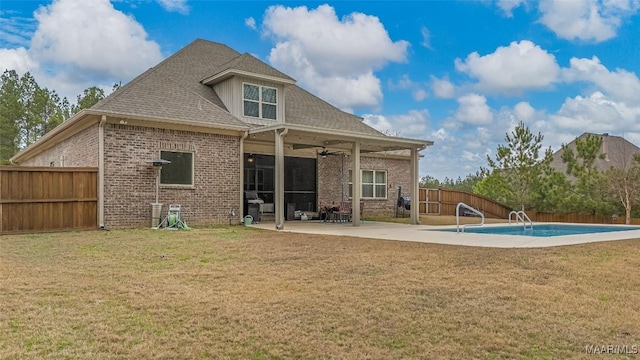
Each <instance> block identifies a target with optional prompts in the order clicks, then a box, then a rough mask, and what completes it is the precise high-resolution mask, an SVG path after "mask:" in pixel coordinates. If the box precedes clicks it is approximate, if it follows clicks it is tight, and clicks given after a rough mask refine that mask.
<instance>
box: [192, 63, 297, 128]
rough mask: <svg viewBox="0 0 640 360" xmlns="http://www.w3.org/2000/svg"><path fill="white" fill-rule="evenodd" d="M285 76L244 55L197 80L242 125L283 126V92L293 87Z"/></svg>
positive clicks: (289, 78)
mask: <svg viewBox="0 0 640 360" xmlns="http://www.w3.org/2000/svg"><path fill="white" fill-rule="evenodd" d="M295 82H296V81H295V80H294V79H293V78H291V77H289V76H287V75H286V74H284V73H282V72H280V71H278V70H276V69H274V68H273V67H271V66H269V65H267V64H265V63H263V62H262V61H260V60H258V59H256V58H255V57H253V56H251V55H249V54H247V53H244V54H242V55H240V56H238V57H236V58H234V59H232V60H231V61H229V62H227V63H226V64H223V65H221V66H220V67H218V69H216V71H215V72H214V73H213V75H211V76H208V77H206V78H205V79H203V80H202V81H201V83H202V84H204V85H208V86H212V87H213V89H214V90H215V92H216V93H217V94H218V96H219V97H220V99H221V100H222V102H223V103H224V105H225V106H226V107H227V109H228V110H229V112H230V113H231V114H232V115H234V116H236V117H237V118H239V119H241V120H243V121H244V122H246V123H250V124H258V125H273V124H277V123H284V122H285V118H284V104H285V98H284V93H285V91H284V89H285V88H286V87H287V86H289V85H293V84H295Z"/></svg>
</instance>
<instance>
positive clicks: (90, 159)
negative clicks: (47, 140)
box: [20, 124, 98, 167]
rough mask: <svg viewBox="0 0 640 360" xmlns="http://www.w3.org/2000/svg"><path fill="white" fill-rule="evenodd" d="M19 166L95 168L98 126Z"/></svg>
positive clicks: (83, 131)
mask: <svg viewBox="0 0 640 360" xmlns="http://www.w3.org/2000/svg"><path fill="white" fill-rule="evenodd" d="M20 166H58V167H97V166H98V124H96V125H92V126H90V127H88V128H86V129H84V130H82V131H81V132H79V133H78V134H75V135H74V136H72V137H71V138H69V139H66V140H64V141H62V142H60V143H59V144H57V145H55V146H53V147H52V148H50V149H47V150H45V151H43V152H41V153H40V154H38V155H36V156H34V157H32V158H31V159H29V160H27V161H24V162H22V163H20Z"/></svg>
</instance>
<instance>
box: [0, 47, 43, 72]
mask: <svg viewBox="0 0 640 360" xmlns="http://www.w3.org/2000/svg"><path fill="white" fill-rule="evenodd" d="M37 68H38V64H37V63H36V62H35V61H33V59H31V56H29V53H28V52H27V49H25V48H23V47H20V48H17V49H0V73H3V72H4V71H5V70H15V71H16V72H17V73H18V75H22V74H24V73H26V72H27V71H34V70H36V69H37Z"/></svg>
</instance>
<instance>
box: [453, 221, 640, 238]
mask: <svg viewBox="0 0 640 360" xmlns="http://www.w3.org/2000/svg"><path fill="white" fill-rule="evenodd" d="M629 230H640V227H638V226H594V225H556V224H552V225H549V224H543V225H535V224H534V225H533V229H531V228H530V227H529V226H527V228H526V229H524V227H523V226H522V225H511V226H499V227H467V228H466V229H465V230H464V232H466V233H473V234H495V235H523V236H536V237H550V236H564V235H578V234H593V233H603V232H613V231H629ZM440 231H453V232H455V231H456V229H447V230H440ZM460 231H461V232H462V227H461V228H460Z"/></svg>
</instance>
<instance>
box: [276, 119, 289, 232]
mask: <svg viewBox="0 0 640 360" xmlns="http://www.w3.org/2000/svg"><path fill="white" fill-rule="evenodd" d="M288 132H289V128H284V130H283V131H282V132H281V133H279V134H278V136H279V139H278V141H277V143H276V186H277V189H276V193H277V196H278V198H277V199H278V202H277V205H279V206H276V211H277V214H276V229H277V230H282V229H283V228H284V211H283V210H284V206H285V205H284V136H285V135H287V133H288Z"/></svg>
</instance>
